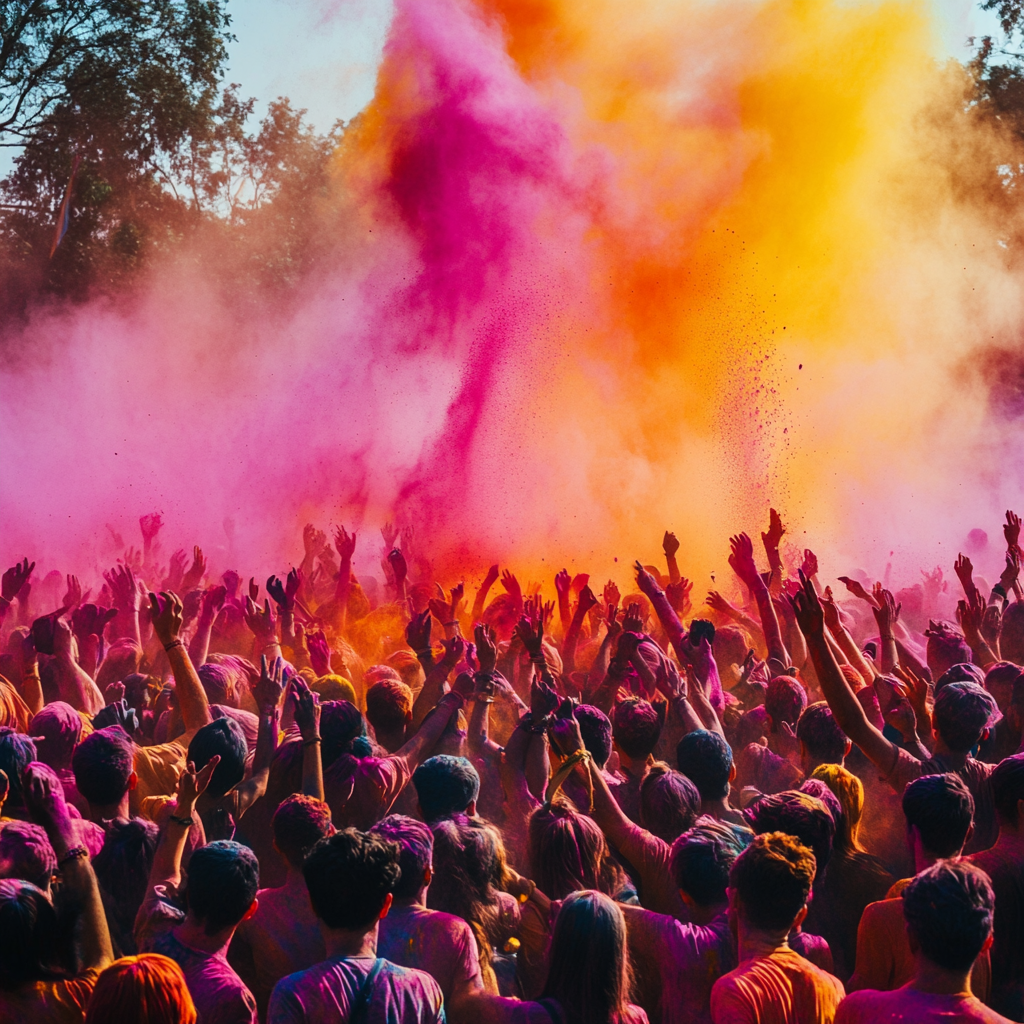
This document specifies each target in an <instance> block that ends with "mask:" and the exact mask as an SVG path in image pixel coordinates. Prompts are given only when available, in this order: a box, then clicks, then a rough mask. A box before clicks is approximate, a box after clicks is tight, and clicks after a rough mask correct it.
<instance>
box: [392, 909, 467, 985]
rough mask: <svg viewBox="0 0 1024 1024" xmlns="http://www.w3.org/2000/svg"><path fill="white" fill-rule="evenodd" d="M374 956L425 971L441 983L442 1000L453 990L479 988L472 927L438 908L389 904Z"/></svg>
mask: <svg viewBox="0 0 1024 1024" xmlns="http://www.w3.org/2000/svg"><path fill="white" fill-rule="evenodd" d="M377 956H382V957H384V959H385V960H390V961H391V962H392V963H394V964H400V965H401V966H402V967H414V968H416V970H418V971H425V972H426V973H427V974H429V975H430V976H431V977H432V978H433V979H434V981H436V982H437V983H438V985H440V986H441V993H442V995H443V996H444V999H445V1002H449V1001H450V1000H451V997H452V993H453V992H454V993H463V992H466V991H476V990H480V989H483V980H482V979H481V977H480V950H479V948H478V947H477V944H476V938H475V937H474V935H473V929H472V928H470V927H469V925H468V924H467V923H466V922H465V921H463V920H462V918H461V917H454V916H453V915H452V914H445V913H442V912H441V911H440V910H428V909H427V908H426V907H421V906H407V907H396V906H392V908H391V910H390V912H389V913H388V916H387V917H385V918H384V919H383V920H382V921H381V922H380V925H379V927H378V932H377Z"/></svg>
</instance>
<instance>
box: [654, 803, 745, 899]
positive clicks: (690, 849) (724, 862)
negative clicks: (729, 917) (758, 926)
mask: <svg viewBox="0 0 1024 1024" xmlns="http://www.w3.org/2000/svg"><path fill="white" fill-rule="evenodd" d="M746 835H747V833H746V832H745V831H744V832H741V831H740V830H739V829H737V828H733V827H731V826H730V825H726V824H724V823H723V822H719V821H712V820H710V819H708V818H705V819H704V820H703V821H702V822H701V823H700V824H699V825H695V826H694V827H693V828H691V829H690V830H689V831H688V832H684V833H683V834H682V835H681V836H680V837H679V838H678V839H677V840H676V841H675V842H674V843H673V844H672V878H673V879H674V880H675V883H676V888H677V889H678V890H679V891H680V893H681V894H682V897H683V899H684V900H686V901H687V902H690V901H692V902H693V903H694V904H696V905H697V906H698V907H702V908H705V909H707V908H711V907H717V906H721V905H722V904H724V903H725V902H726V900H727V898H728V897H727V895H726V889H727V888H728V886H729V872H730V871H731V870H732V865H733V862H734V861H735V860H736V858H737V857H738V856H739V855H740V854H741V853H742V852H743V850H744V849H745V848H746V845H747V842H746Z"/></svg>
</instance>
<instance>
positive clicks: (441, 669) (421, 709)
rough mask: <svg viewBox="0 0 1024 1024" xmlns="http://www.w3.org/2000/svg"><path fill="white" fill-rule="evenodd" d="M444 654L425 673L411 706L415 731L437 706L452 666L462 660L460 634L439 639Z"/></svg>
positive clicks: (463, 643) (464, 642) (463, 646)
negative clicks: (449, 638) (425, 675)
mask: <svg viewBox="0 0 1024 1024" xmlns="http://www.w3.org/2000/svg"><path fill="white" fill-rule="evenodd" d="M441 645H442V646H443V647H444V654H443V655H442V657H441V660H440V661H439V662H438V663H437V664H436V665H434V667H433V668H432V669H431V670H430V671H429V672H428V673H427V678H426V679H425V680H424V681H423V686H422V687H421V689H420V692H419V693H418V694H417V695H416V701H415V702H414V704H413V706H412V729H413V732H416V731H417V730H418V729H419V728H420V727H421V726H422V724H423V722H424V720H425V719H426V717H427V715H428V714H429V713H430V711H431V709H433V708H434V707H436V706H437V704H438V702H439V701H440V700H441V697H442V696H443V695H444V686H445V682H446V681H447V679H448V676H449V675H450V674H451V671H452V669H453V668H455V666H456V665H458V663H459V662H460V661H461V660H462V655H463V654H464V653H465V651H466V641H465V640H463V639H462V637H461V636H455V637H452V638H451V640H448V639H445V640H442V641H441ZM439 735H440V734H439Z"/></svg>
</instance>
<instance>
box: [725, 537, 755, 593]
mask: <svg viewBox="0 0 1024 1024" xmlns="http://www.w3.org/2000/svg"><path fill="white" fill-rule="evenodd" d="M729 546H730V547H731V549H732V553H731V554H730V555H729V565H731V566H732V570H733V572H734V573H736V575H737V576H739V578H740V579H741V580H742V581H743V582H744V583H745V584H746V585H747V587H748V588H749V589H751V590H755V589H756V588H757V587H758V586H761V585H763V583H762V580H761V577H760V576H759V575H758V573H757V566H756V565H755V564H754V545H753V544H752V543H751V542H750V538H749V537H748V536H747V535H746V534H745V533H738V534H736V536H735V537H730V538H729Z"/></svg>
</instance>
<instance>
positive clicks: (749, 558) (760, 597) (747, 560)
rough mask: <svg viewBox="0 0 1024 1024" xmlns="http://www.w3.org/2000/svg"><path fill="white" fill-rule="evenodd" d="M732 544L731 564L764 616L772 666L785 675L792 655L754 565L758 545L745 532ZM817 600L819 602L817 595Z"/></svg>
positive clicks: (769, 596)
mask: <svg viewBox="0 0 1024 1024" xmlns="http://www.w3.org/2000/svg"><path fill="white" fill-rule="evenodd" d="M729 543H730V545H731V547H732V554H731V555H730V556H729V565H731V566H732V568H733V571H734V572H735V573H736V575H737V576H739V578H740V579H741V580H742V581H743V582H744V583H745V584H746V586H747V589H748V590H749V591H750V593H751V595H752V596H753V598H754V600H755V601H756V602H757V608H758V611H759V612H760V614H761V631H762V633H764V641H765V645H766V646H767V648H768V666H769V668H770V669H771V671H772V672H773V673H774V674H779V673H782V672H785V671H786V669H787V668H788V667H789V654H788V652H787V651H786V645H785V644H784V643H783V642H782V631H781V630H780V629H779V619H778V616H777V615H776V614H775V605H774V604H773V603H772V598H771V594H769V593H768V587H767V586H765V582H764V580H763V579H761V575H760V573H759V572H758V571H757V566H756V565H755V564H754V546H753V544H751V542H750V538H749V537H748V536H747V535H746V534H745V533H740V534H737V535H736V536H735V537H731V538H730V539H729ZM811 589H812V590H813V589H814V588H813V587H812V588H811ZM814 600H815V602H817V600H818V598H817V595H815V598H814Z"/></svg>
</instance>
